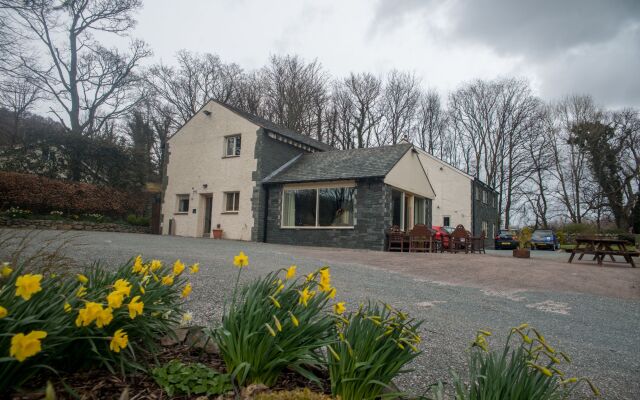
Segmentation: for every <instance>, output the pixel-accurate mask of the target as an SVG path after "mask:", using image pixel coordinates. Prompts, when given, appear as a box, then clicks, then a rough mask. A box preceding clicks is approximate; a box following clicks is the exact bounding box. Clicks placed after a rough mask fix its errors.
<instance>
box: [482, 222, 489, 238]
mask: <svg viewBox="0 0 640 400" xmlns="http://www.w3.org/2000/svg"><path fill="white" fill-rule="evenodd" d="M482 232H484V234H485V235H486V234H488V233H489V223H488V222H487V221H482Z"/></svg>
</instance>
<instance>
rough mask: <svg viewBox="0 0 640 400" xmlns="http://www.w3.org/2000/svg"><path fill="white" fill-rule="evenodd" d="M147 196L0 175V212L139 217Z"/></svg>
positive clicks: (40, 179) (20, 175)
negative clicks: (14, 208)
mask: <svg viewBox="0 0 640 400" xmlns="http://www.w3.org/2000/svg"><path fill="white" fill-rule="evenodd" d="M148 197H149V195H148V194H147V193H145V192H140V193H126V192H123V191H120V190H116V189H113V188H110V187H106V186H97V185H92V184H90V183H83V182H69V181H63V180H57V179H49V178H44V177H41V176H37V175H30V174H20V173H16V172H2V171H0V209H7V208H9V207H20V208H23V209H28V210H31V211H32V212H33V213H48V212H50V211H63V212H65V213H67V214H86V213H99V214H103V215H109V216H125V215H127V214H130V213H133V214H142V212H143V211H144V208H145V205H146V203H147V199H148Z"/></svg>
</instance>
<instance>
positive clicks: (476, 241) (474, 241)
mask: <svg viewBox="0 0 640 400" xmlns="http://www.w3.org/2000/svg"><path fill="white" fill-rule="evenodd" d="M486 238H487V234H486V233H485V231H482V233H480V236H478V237H474V238H471V252H472V253H475V252H478V254H480V253H482V254H487V252H486V251H485V243H484V242H485V239H486Z"/></svg>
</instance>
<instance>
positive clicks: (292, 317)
mask: <svg viewBox="0 0 640 400" xmlns="http://www.w3.org/2000/svg"><path fill="white" fill-rule="evenodd" d="M289 317H291V323H293V326H298V325H300V322H299V321H298V318H296V316H295V315H293V313H292V312H291V311H289Z"/></svg>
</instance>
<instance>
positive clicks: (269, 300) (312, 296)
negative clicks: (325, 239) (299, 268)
mask: <svg viewBox="0 0 640 400" xmlns="http://www.w3.org/2000/svg"><path fill="white" fill-rule="evenodd" d="M241 256H244V255H243V254H241ZM241 256H238V257H241ZM238 257H236V261H238ZM247 263H248V260H247ZM236 264H237V265H239V266H240V268H242V265H243V262H238V263H236ZM241 271H242V269H240V270H239V271H238V277H239V276H240V273H241ZM282 271H283V270H279V271H276V272H272V273H270V274H268V275H266V276H265V277H263V278H260V279H258V280H256V281H253V282H251V283H250V284H248V285H247V286H246V287H244V288H243V289H242V290H241V292H240V296H239V299H238V301H236V291H237V281H236V288H235V289H234V294H233V298H232V301H231V305H230V307H229V310H228V311H227V310H225V313H224V315H223V317H222V324H221V326H219V327H217V328H215V329H212V330H211V335H212V337H213V338H214V340H215V341H216V343H217V344H218V347H219V349H220V354H221V355H222V358H223V359H224V362H225V364H226V367H227V371H229V372H230V373H231V377H232V379H233V380H234V382H236V383H237V384H239V385H243V384H245V383H247V384H248V383H262V384H265V385H267V386H272V385H273V384H274V383H275V382H276V380H277V378H278V376H279V375H280V374H281V372H282V371H283V370H284V369H285V368H290V369H293V370H294V371H296V372H298V373H299V374H301V375H302V376H304V377H306V378H308V379H310V380H312V381H315V382H318V383H319V380H318V379H317V377H316V376H315V375H314V374H313V373H312V372H311V367H314V366H318V365H321V364H323V360H322V355H321V354H320V352H319V350H320V349H321V348H322V347H323V346H325V345H326V344H328V343H329V342H330V341H329V335H330V328H331V326H332V324H333V322H332V320H331V319H330V318H326V316H325V315H323V313H322V311H323V309H324V308H325V306H326V304H327V302H328V301H329V298H330V297H332V296H333V295H335V289H332V288H331V287H330V283H329V279H330V277H329V269H328V268H324V269H322V270H321V271H318V272H317V273H315V274H311V275H310V276H309V277H307V279H294V278H293V276H292V275H293V274H294V273H295V268H293V269H289V270H288V272H287V273H286V276H285V277H284V278H285V280H284V281H283V280H282V279H281V278H279V277H278V275H280V274H281V273H282ZM318 276H319V277H320V283H318V282H317V281H316V278H317V277H318ZM287 277H288V278H289V279H286V278H287Z"/></svg>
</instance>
